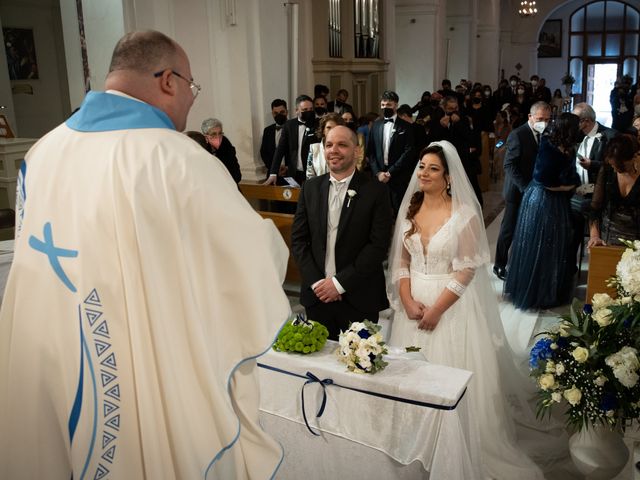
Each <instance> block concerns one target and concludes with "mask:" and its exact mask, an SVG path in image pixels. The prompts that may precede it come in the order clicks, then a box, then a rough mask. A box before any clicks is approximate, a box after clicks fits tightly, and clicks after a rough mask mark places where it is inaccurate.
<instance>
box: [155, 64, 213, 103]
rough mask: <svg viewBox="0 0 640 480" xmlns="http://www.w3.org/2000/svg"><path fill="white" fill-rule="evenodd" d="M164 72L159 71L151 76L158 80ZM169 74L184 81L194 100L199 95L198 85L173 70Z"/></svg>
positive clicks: (200, 88)
mask: <svg viewBox="0 0 640 480" xmlns="http://www.w3.org/2000/svg"><path fill="white" fill-rule="evenodd" d="M165 70H166V68H165ZM165 70H160V71H159V72H156V73H154V74H153V76H154V77H156V78H158V77H160V76H161V75H162V74H163V73H164V72H165ZM171 73H172V74H174V75H175V76H176V77H178V78H181V79H182V80H184V81H185V82H187V83H188V84H189V88H190V89H191V93H192V94H193V98H196V97H197V96H198V94H199V93H200V90H202V87H201V86H200V85H198V84H197V83H196V82H194V81H193V80H189V79H188V78H186V77H183V76H182V75H180V74H179V73H178V72H176V71H175V70H171Z"/></svg>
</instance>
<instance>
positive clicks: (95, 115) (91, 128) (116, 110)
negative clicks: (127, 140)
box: [65, 92, 176, 132]
mask: <svg viewBox="0 0 640 480" xmlns="http://www.w3.org/2000/svg"><path fill="white" fill-rule="evenodd" d="M65 123H66V125H67V127H69V128H71V129H72V130H77V131H79V132H108V131H113V130H129V129H136V128H170V129H171V130H175V129H176V127H175V126H174V125H173V122H172V121H171V119H170V118H169V116H168V115H167V114H166V113H164V112H163V111H162V110H160V109H158V108H156V107H154V106H153V105H149V104H148V103H144V102H140V101H138V100H133V99H131V98H128V97H123V96H121V95H114V94H112V93H105V92H89V93H87V96H86V97H85V99H84V101H83V102H82V105H80V109H79V110H78V111H77V112H76V113H74V114H73V115H71V117H69V118H68V119H67V121H66V122H65Z"/></svg>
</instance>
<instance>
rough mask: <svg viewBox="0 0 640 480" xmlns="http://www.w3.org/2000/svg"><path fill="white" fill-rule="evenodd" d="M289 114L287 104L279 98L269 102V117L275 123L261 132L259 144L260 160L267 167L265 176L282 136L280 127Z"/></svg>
mask: <svg viewBox="0 0 640 480" xmlns="http://www.w3.org/2000/svg"><path fill="white" fill-rule="evenodd" d="M288 115H289V112H288V110H287V102H286V101H285V100H283V99H281V98H276V99H275V100H274V101H273V102H271V116H272V117H273V120H274V122H275V123H272V124H271V125H268V126H267V127H265V129H264V131H263V132H262V142H261V144H260V158H261V159H262V161H263V162H264V166H265V167H267V175H268V174H269V171H270V169H271V162H272V161H273V155H274V154H275V153H276V146H277V145H278V142H279V141H280V136H281V135H282V127H283V126H284V123H285V122H286V121H287V117H288Z"/></svg>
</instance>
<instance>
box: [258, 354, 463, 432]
mask: <svg viewBox="0 0 640 480" xmlns="http://www.w3.org/2000/svg"><path fill="white" fill-rule="evenodd" d="M258 366H259V367H260V368H264V369H266V370H272V371H274V372H278V373H284V374H285V375H291V376H292V377H298V378H302V379H303V380H306V382H304V385H302V394H301V396H302V417H303V418H304V423H305V424H306V426H307V429H309V431H310V432H311V433H313V434H314V435H315V436H320V434H318V433H315V432H314V431H313V430H311V427H309V422H308V421H307V413H306V411H305V407H304V387H306V386H307V385H308V384H310V383H319V384H320V385H321V386H322V405H320V409H319V410H318V414H317V415H316V418H320V417H321V416H322V414H323V413H324V408H325V407H326V403H327V391H326V387H327V386H328V385H333V386H335V387H340V388H346V389H347V390H352V391H354V392H359V393H364V394H366V395H372V396H374V397H379V398H384V399H387V400H394V401H396V402H402V403H409V404H411V405H417V406H419V407H427V408H434V409H436V410H455V409H456V408H457V407H458V404H459V403H460V401H461V400H462V399H463V398H464V395H465V393H467V387H465V388H464V390H463V391H462V395H460V398H458V401H457V402H456V403H455V405H450V406H447V405H438V404H435V403H429V402H421V401H420V400H410V399H408V398H401V397H395V396H393V395H387V394H385V393H378V392H372V391H370V390H362V389H360V388H355V387H347V386H345V385H340V384H339V383H335V382H334V381H333V379H331V378H325V379H324V380H320V379H319V378H318V377H317V376H315V375H314V374H313V373H311V372H307V374H306V375H300V374H298V373H293V372H288V371H286V370H282V369H281V368H278V367H272V366H271V365H265V364H264V363H260V362H258Z"/></svg>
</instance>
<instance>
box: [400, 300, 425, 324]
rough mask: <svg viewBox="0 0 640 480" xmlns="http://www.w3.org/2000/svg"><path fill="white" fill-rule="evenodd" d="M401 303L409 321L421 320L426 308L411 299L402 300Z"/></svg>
mask: <svg viewBox="0 0 640 480" xmlns="http://www.w3.org/2000/svg"><path fill="white" fill-rule="evenodd" d="M402 303H403V306H404V311H405V312H407V317H408V318H410V319H411V320H422V314H423V313H424V310H425V308H426V307H425V306H424V305H423V304H422V303H420V302H416V301H415V300H414V299H413V298H408V299H404V300H402Z"/></svg>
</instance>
